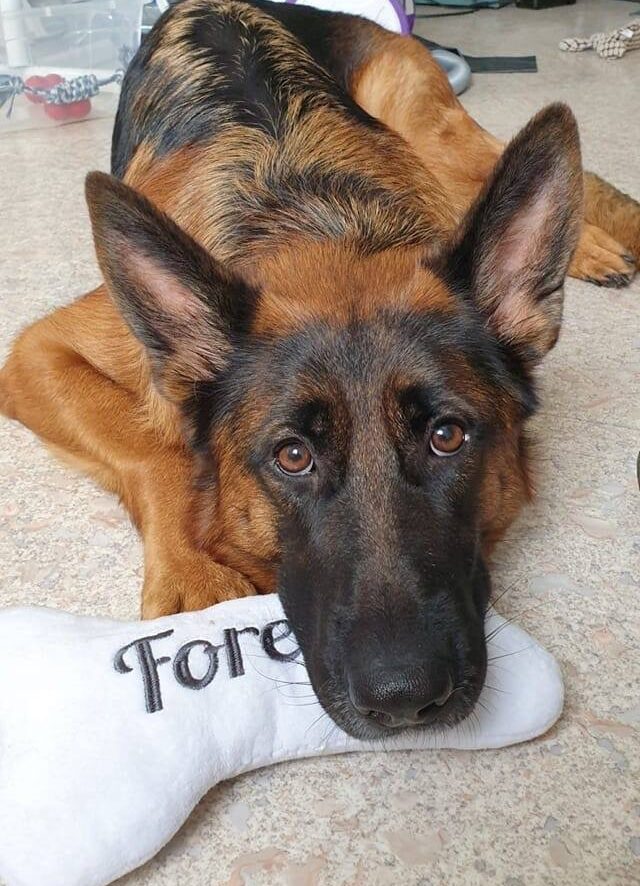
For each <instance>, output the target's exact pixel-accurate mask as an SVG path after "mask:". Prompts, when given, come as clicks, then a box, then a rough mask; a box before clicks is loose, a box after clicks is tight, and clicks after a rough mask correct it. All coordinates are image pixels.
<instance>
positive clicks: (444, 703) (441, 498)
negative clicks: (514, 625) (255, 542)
mask: <svg viewBox="0 0 640 886" xmlns="http://www.w3.org/2000/svg"><path fill="white" fill-rule="evenodd" d="M463 363H465V364H467V365H468V364H470V363H473V366H474V373H473V379H474V380H473V381H472V382H471V383H469V380H468V379H466V380H464V379H461V373H460V372H458V371H457V369H459V367H460V365H461V364H463ZM247 391H250V392H251V397H250V400H251V403H254V404H255V403H256V402H257V401H260V400H261V399H263V398H264V399H267V400H268V402H269V407H268V410H267V411H266V414H265V415H264V417H263V418H262V419H261V420H260V423H259V424H258V425H257V426H255V427H254V429H253V430H252V432H251V437H250V439H249V440H247V442H246V465H247V469H248V470H250V471H251V472H253V473H254V475H255V476H256V477H257V478H258V479H259V482H260V484H261V485H262V488H263V489H264V491H265V493H266V495H267V496H268V497H269V499H270V500H271V501H272V503H273V505H274V507H275V510H276V512H277V514H278V534H279V544H280V550H281V560H280V566H279V576H278V591H279V593H280V596H281V599H282V602H283V605H284V608H285V611H286V613H287V616H288V618H289V619H290V621H291V624H292V626H293V628H294V630H295V633H296V636H297V638H298V640H299V643H300V645H301V648H302V650H303V653H304V656H305V661H306V663H307V667H308V671H309V675H310V678H311V681H312V684H313V687H314V689H315V691H316V693H317V695H318V697H319V699H320V701H321V703H322V705H323V706H324V708H325V709H326V710H327V712H328V713H329V714H330V715H331V717H332V718H333V719H334V720H335V721H336V722H337V723H338V724H339V725H340V726H341V727H342V728H343V729H345V730H346V731H347V732H349V733H351V734H353V735H356V736H359V737H361V738H373V737H377V736H382V735H385V734H388V733H389V729H390V728H392V727H398V726H402V727H406V726H411V725H424V726H430V725H433V726H434V727H435V726H437V727H441V726H443V725H450V724H453V723H456V722H458V721H459V720H461V719H463V718H464V717H465V716H466V715H467V714H469V712H470V711H471V710H472V708H473V706H474V704H475V702H476V700H477V697H478V695H479V693H480V690H481V688H482V685H483V682H484V677H485V672H486V646H485V638H484V616H485V610H486V607H487V603H488V599H489V594H490V581H489V576H488V572H487V569H486V566H485V564H484V562H483V557H482V553H481V539H480V525H479V510H480V503H481V496H482V489H483V476H484V473H485V467H486V453H487V449H488V448H489V447H492V446H493V447H495V446H497V447H499V446H500V445H501V435H502V434H503V433H504V431H503V428H502V427H501V419H500V416H499V414H498V411H497V410H496V408H495V404H496V403H498V402H499V401H500V400H503V399H504V398H505V396H506V397H508V398H509V399H510V401H512V402H513V404H515V406H514V409H515V412H516V413H517V414H519V415H520V416H522V417H524V415H525V414H527V413H528V412H529V411H530V410H531V408H532V406H533V392H532V390H531V389H530V387H529V386H528V385H527V384H523V383H521V382H518V381H516V378H515V376H514V375H513V373H512V372H511V371H510V370H509V368H508V366H507V364H506V363H505V361H504V358H503V355H502V353H501V351H500V348H499V346H498V345H497V343H496V342H495V341H494V340H493V339H492V338H491V337H490V336H489V335H487V334H486V332H485V331H484V330H483V328H482V324H481V323H480V322H479V320H478V319H477V318H476V317H475V316H474V313H473V311H468V312H463V313H462V314H461V315H459V316H457V317H451V316H444V315H442V316H439V315H437V314H430V315H429V317H428V318H427V317H419V316H416V315H408V314H394V313H387V314H384V315H381V316H380V317H379V318H377V319H375V320H370V321H361V322H357V323H354V324H353V325H352V326H351V327H346V328H340V329H336V328H330V327H329V326H325V325H320V324H319V325H318V326H316V327H315V328H310V329H307V330H305V331H304V332H301V333H297V334H294V335H292V336H289V337H287V338H284V339H282V340H280V341H279V342H277V343H276V344H274V343H273V342H269V343H266V342H265V343H264V344H263V345H262V346H260V345H258V346H256V345H255V344H254V345H253V346H252V348H251V353H250V355H249V354H241V353H239V354H238V355H237V357H236V359H235V360H234V361H233V362H232V364H231V365H230V366H229V369H228V370H227V372H226V373H225V377H221V378H220V379H219V380H218V384H217V385H216V390H215V403H216V413H217V420H219V421H220V420H222V421H225V422H228V423H229V427H230V429H231V433H232V435H233V434H234V425H235V426H236V427H235V433H236V434H237V439H238V440H239V441H241V440H243V439H245V440H246V420H245V412H246V409H247V405H248V404H247V400H246V392H247ZM240 392H244V394H245V396H244V397H242V396H241V393H240ZM239 400H240V401H243V402H244V404H245V405H244V406H243V407H241V408H240V409H238V406H237V404H238V402H239ZM225 404H226V407H225ZM249 408H250V407H249ZM225 412H226V415H225ZM450 423H455V424H456V425H459V426H460V427H462V428H463V429H464V432H465V434H466V435H467V437H468V439H466V440H465V442H464V445H463V446H462V447H461V449H460V450H459V451H458V452H457V453H456V454H454V455H452V456H450V457H442V456H439V455H437V454H436V453H434V452H433V451H432V449H431V448H430V444H429V440H430V436H431V434H432V433H433V431H434V430H435V429H436V428H438V427H439V426H441V425H446V424H450ZM206 424H207V422H206V420H205V421H202V413H201V425H206ZM205 436H207V435H205ZM291 440H298V441H301V442H302V443H303V444H304V445H305V447H307V448H308V450H309V452H310V453H311V455H312V457H313V467H312V469H311V470H310V471H308V472H306V473H303V474H301V475H300V476H295V475H294V476H291V475H287V474H285V473H284V472H283V471H282V470H281V469H280V468H279V466H278V463H277V458H276V455H277V452H278V450H279V448H280V447H281V445H282V444H284V443H287V441H291Z"/></svg>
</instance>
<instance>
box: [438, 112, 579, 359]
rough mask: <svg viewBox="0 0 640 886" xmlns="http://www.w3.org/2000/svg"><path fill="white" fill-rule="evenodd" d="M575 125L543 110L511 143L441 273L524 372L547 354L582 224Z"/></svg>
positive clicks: (564, 116) (561, 114)
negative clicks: (520, 361) (480, 315)
mask: <svg viewBox="0 0 640 886" xmlns="http://www.w3.org/2000/svg"><path fill="white" fill-rule="evenodd" d="M582 192H583V184H582V167H581V162H580V143H579V139H578V130H577V126H576V121H575V118H574V117H573V114H572V113H571V111H570V110H569V109H568V108H567V107H566V106H564V105H550V106H549V107H548V108H545V109H544V110H543V111H541V112H540V113H539V114H538V115H537V116H536V117H534V118H533V120H531V122H530V123H529V124H528V125H527V126H526V127H525V128H524V129H523V130H522V131H521V132H520V133H519V134H518V135H517V136H516V137H515V138H514V140H513V141H512V142H511V143H510V144H509V145H508V147H507V148H506V150H505V152H504V154H503V156H502V158H501V159H500V161H499V162H498V164H497V167H496V169H495V172H494V174H493V176H492V178H491V180H490V182H489V183H488V184H487V186H486V188H485V189H484V191H483V193H482V194H481V195H480V196H479V198H478V200H477V201H476V203H475V205H474V206H473V207H472V208H471V210H470V211H469V213H468V215H467V217H466V218H465V219H464V221H463V223H462V225H461V227H460V229H459V231H458V232H457V235H456V236H455V238H454V241H453V244H452V246H451V248H450V249H449V250H448V251H447V253H446V255H445V256H444V257H443V265H442V267H443V270H444V273H445V275H446V276H447V278H448V279H449V281H450V282H451V284H452V285H453V286H454V288H458V289H461V290H462V291H464V292H466V293H467V294H469V295H470V296H471V297H472V298H473V299H474V301H475V303H476V305H477V306H478V307H479V308H480V310H481V311H482V312H483V313H484V315H485V316H486V318H487V324H488V326H489V327H490V328H491V329H492V331H493V333H494V334H495V335H496V336H497V337H498V338H499V339H500V340H501V341H502V342H503V343H504V344H506V345H507V346H509V347H511V348H512V349H514V350H515V351H516V353H517V354H518V355H519V356H520V357H521V358H522V359H524V360H525V361H526V362H527V363H529V364H535V363H536V362H538V361H539V360H540V359H541V358H542V357H543V356H544V354H546V352H547V351H548V350H549V349H550V348H551V347H553V345H554V344H555V342H556V339H557V337H558V333H559V330H560V323H561V320H562V301H563V292H562V285H563V282H564V278H565V276H566V273H567V269H568V267H569V262H570V260H571V256H572V254H573V251H574V249H575V246H576V244H577V242H578V236H579V233H580V225H581V220H582Z"/></svg>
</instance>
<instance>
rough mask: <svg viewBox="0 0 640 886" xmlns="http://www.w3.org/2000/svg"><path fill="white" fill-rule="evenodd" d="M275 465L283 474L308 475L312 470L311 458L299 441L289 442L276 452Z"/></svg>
mask: <svg viewBox="0 0 640 886" xmlns="http://www.w3.org/2000/svg"><path fill="white" fill-rule="evenodd" d="M276 463H277V465H278V467H279V468H280V470H281V471H284V473H285V474H308V473H309V472H310V471H311V469H312V468H313V456H312V455H311V453H310V452H309V450H308V448H307V447H306V446H305V445H304V443H301V442H300V440H290V441H289V443H285V444H284V446H281V447H280V449H278V451H277V452H276Z"/></svg>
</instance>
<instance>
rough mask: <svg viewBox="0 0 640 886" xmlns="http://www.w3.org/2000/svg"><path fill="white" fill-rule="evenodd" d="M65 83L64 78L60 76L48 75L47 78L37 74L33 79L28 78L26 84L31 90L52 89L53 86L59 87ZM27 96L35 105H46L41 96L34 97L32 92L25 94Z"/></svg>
mask: <svg viewBox="0 0 640 886" xmlns="http://www.w3.org/2000/svg"><path fill="white" fill-rule="evenodd" d="M63 82H64V77H61V76H60V74H47V75H46V77H39V76H38V75H37V74H35V75H34V76H33V77H27V79H26V80H25V81H24V84H25V86H28V87H29V88H30V89H51V87H52V86H57V85H58V84H59V83H63ZM25 95H26V97H27V98H28V99H29V101H30V102H33V103H34V105H41V104H44V99H43V98H42V96H41V95H33V94H32V93H30V92H25Z"/></svg>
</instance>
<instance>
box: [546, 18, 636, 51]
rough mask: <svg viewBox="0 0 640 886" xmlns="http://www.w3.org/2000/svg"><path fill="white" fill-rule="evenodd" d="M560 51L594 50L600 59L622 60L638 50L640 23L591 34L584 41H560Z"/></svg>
mask: <svg viewBox="0 0 640 886" xmlns="http://www.w3.org/2000/svg"><path fill="white" fill-rule="evenodd" d="M559 45H560V49H563V50H564V51H565V52H584V50H585V49H594V50H595V51H596V52H597V53H598V55H599V56H600V58H622V56H623V55H624V54H625V52H628V51H629V50H630V49H640V22H629V24H628V25H624V27H622V28H616V30H615V31H607V32H606V33H601V34H592V35H591V36H590V37H587V38H586V39H583V38H580V37H567V39H566V40H561V41H560V44H559Z"/></svg>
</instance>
